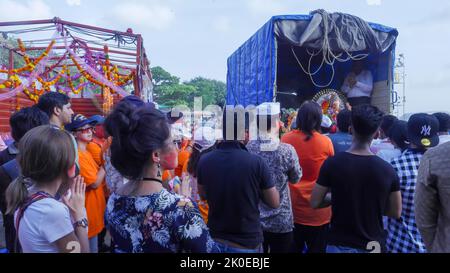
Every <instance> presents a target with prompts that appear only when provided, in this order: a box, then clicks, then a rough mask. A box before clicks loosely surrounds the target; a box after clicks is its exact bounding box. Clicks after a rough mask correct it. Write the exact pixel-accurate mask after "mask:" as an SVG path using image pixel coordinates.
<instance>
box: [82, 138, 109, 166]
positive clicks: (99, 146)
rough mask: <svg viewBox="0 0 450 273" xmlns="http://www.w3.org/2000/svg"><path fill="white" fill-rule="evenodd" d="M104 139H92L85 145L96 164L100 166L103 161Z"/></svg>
mask: <svg viewBox="0 0 450 273" xmlns="http://www.w3.org/2000/svg"><path fill="white" fill-rule="evenodd" d="M104 143H105V142H104V141H98V140H92V141H91V142H90V143H89V144H88V145H87V147H86V149H87V150H88V151H89V152H90V153H91V155H92V157H93V158H94V160H95V162H96V163H97V165H99V166H102V165H103V164H104V163H105V162H104V160H103V145H104Z"/></svg>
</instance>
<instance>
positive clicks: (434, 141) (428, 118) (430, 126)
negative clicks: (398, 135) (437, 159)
mask: <svg viewBox="0 0 450 273" xmlns="http://www.w3.org/2000/svg"><path fill="white" fill-rule="evenodd" d="M438 131H439V121H438V120H437V118H435V117H433V116H432V115H428V114H415V115H412V116H411V117H410V118H409V121H408V138H409V141H410V142H411V143H412V144H414V145H416V146H418V147H423V148H431V147H435V146H437V145H438V144H439V135H438Z"/></svg>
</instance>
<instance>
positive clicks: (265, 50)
mask: <svg viewBox="0 0 450 273" xmlns="http://www.w3.org/2000/svg"><path fill="white" fill-rule="evenodd" d="M329 16H331V17H330V18H331V19H333V20H335V21H336V22H337V24H335V25H334V27H335V28H339V31H340V35H341V36H342V37H344V39H343V43H342V44H336V43H334V44H333V42H330V43H331V45H330V47H331V48H332V49H333V52H335V53H336V54H339V53H343V56H345V55H346V53H348V52H350V53H352V54H353V53H355V54H357V53H367V54H368V57H367V58H366V60H365V62H366V63H367V66H368V68H369V69H370V70H371V71H372V72H373V74H374V79H375V81H382V80H387V79H388V78H392V77H393V76H392V73H393V72H392V71H393V70H392V69H391V68H392V67H390V66H393V63H394V60H395V41H396V38H397V36H398V32H397V30H396V29H394V28H390V27H386V26H383V25H379V24H374V23H368V24H367V23H365V22H364V21H362V20H361V19H359V18H357V17H355V18H357V20H354V21H351V18H352V16H350V15H345V14H340V13H336V14H331V15H329ZM346 16H347V17H346ZM316 17H317V16H316V15H283V16H274V17H272V18H271V19H270V20H269V21H268V22H267V23H266V24H265V25H263V26H262V27H261V28H260V29H259V30H258V31H257V32H256V33H255V34H254V35H253V36H252V37H250V39H248V40H247V41H246V42H245V43H244V44H243V45H242V46H240V47H239V48H238V49H237V50H236V51H235V52H234V53H233V54H232V55H231V56H230V57H229V58H228V64H227V65H228V73H227V104H228V105H243V106H244V107H246V106H248V105H259V104H261V103H263V102H270V101H274V100H276V98H277V94H276V93H277V91H278V92H280V93H284V92H289V93H296V94H297V96H298V100H301V99H307V98H311V97H312V96H313V95H314V94H315V93H317V92H318V91H320V90H321V89H323V88H322V87H318V86H316V85H317V83H319V85H320V84H327V83H329V82H330V84H329V85H327V88H334V89H340V86H341V85H342V83H343V80H344V79H345V75H346V74H347V73H348V72H350V70H351V63H352V62H351V61H348V62H336V63H335V64H334V65H333V66H332V67H327V66H320V56H321V55H320V54H319V55H318V57H317V58H318V59H315V61H313V62H312V65H311V71H316V70H318V73H316V74H315V75H314V76H313V80H311V78H310V77H309V76H308V75H307V74H305V73H303V71H302V70H301V67H300V65H299V64H298V62H297V61H296V59H295V58H294V56H293V53H292V51H291V49H292V50H294V51H295V54H296V56H298V59H300V62H302V63H303V64H304V66H307V65H308V61H307V57H308V53H307V52H309V51H307V50H312V51H314V50H316V52H317V51H318V50H319V49H320V48H319V47H320V45H322V44H323V42H322V41H323V40H322V39H323V36H325V35H323V28H322V27H323V23H321V24H316V25H315V26H316V27H317V28H314V26H311V25H313V23H314V21H317V20H315V19H317V18H316ZM349 18H350V21H349ZM319 20H320V18H319ZM361 22H363V23H364V24H363V23H361ZM349 26H350V27H349ZM365 26H370V27H366V28H367V29H370V31H367V30H366V29H364V27H365ZM361 29H363V31H361ZM332 30H333V29H330V32H329V36H331V34H330V33H331V31H332ZM364 31H365V32H364ZM305 32H308V33H307V35H305ZM367 32H370V33H369V34H370V35H366V34H367ZM333 40H336V39H333V37H331V38H330V41H333ZM293 48H295V49H293ZM332 68H333V69H334V70H335V75H334V77H333V78H332V80H331V81H330V79H331V78H330V77H331V76H330V75H331V71H330V70H331V69H332ZM313 82H315V83H316V84H313Z"/></svg>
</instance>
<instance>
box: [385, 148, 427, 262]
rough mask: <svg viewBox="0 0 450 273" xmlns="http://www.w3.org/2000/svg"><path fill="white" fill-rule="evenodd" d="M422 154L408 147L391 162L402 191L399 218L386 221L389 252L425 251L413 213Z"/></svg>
mask: <svg viewBox="0 0 450 273" xmlns="http://www.w3.org/2000/svg"><path fill="white" fill-rule="evenodd" d="M422 156H423V152H421V151H418V150H413V149H409V150H406V151H405V152H404V153H403V154H402V155H401V156H400V157H398V158H396V159H393V160H392V162H391V165H392V166H393V167H394V169H395V171H396V172H397V174H398V177H399V178H400V190H401V193H402V215H401V218H400V219H398V220H396V219H392V218H389V219H388V222H387V232H388V236H387V249H388V251H389V252H391V253H425V252H426V249H425V244H424V243H423V241H422V237H421V235H420V233H419V230H418V228H417V225H416V220H415V215H414V192H415V189H416V178H417V173H418V170H419V165H420V160H421V158H422Z"/></svg>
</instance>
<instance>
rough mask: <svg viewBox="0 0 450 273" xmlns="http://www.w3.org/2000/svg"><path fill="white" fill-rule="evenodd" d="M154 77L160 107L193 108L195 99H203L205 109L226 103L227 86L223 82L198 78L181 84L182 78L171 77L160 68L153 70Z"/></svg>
mask: <svg viewBox="0 0 450 273" xmlns="http://www.w3.org/2000/svg"><path fill="white" fill-rule="evenodd" d="M152 75H153V84H154V93H153V95H154V100H155V101H156V102H157V103H158V104H160V105H164V106H168V107H173V106H176V105H186V106H188V107H193V104H194V98H195V97H201V98H202V99H203V107H206V106H207V105H210V104H216V105H223V104H224V103H225V94H226V85H225V83H223V82H221V81H217V80H210V79H206V78H203V77H197V78H194V79H192V80H190V81H188V82H184V83H180V78H178V77H176V76H173V75H171V74H170V73H169V72H167V71H166V70H164V69H163V68H161V67H159V66H158V67H154V68H152Z"/></svg>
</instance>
